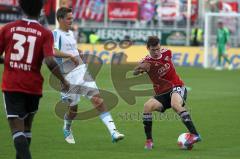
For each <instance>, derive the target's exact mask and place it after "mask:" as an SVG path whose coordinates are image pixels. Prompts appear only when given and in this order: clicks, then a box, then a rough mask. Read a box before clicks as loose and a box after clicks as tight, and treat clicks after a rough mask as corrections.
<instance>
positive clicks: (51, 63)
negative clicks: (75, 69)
mask: <svg viewBox="0 0 240 159" xmlns="http://www.w3.org/2000/svg"><path fill="white" fill-rule="evenodd" d="M44 60H45V63H46V64H47V66H48V69H49V70H50V71H51V72H52V73H53V74H54V75H55V76H56V77H57V78H58V79H59V80H60V81H61V82H62V84H63V90H66V91H67V90H69V87H70V84H69V83H68V81H66V80H65V78H64V77H63V75H62V73H61V71H60V68H59V66H58V64H57V62H56V61H55V59H54V57H52V56H49V57H46V58H45V59H44Z"/></svg>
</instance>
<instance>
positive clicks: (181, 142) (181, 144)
mask: <svg viewBox="0 0 240 159" xmlns="http://www.w3.org/2000/svg"><path fill="white" fill-rule="evenodd" d="M190 136H191V134H190V133H182V134H180V135H179V137H178V140H177V144H178V146H179V148H180V149H183V150H191V149H192V148H193V145H191V146H189V147H187V146H185V143H186V142H187V139H188V138H189V137H190Z"/></svg>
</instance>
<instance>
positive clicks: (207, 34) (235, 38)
mask: <svg viewBox="0 0 240 159" xmlns="http://www.w3.org/2000/svg"><path fill="white" fill-rule="evenodd" d="M219 21H221V22H223V24H224V27H226V28H228V30H229V31H230V38H229V44H230V46H231V47H239V44H240V14H238V13H206V14H205V28H204V63H203V66H204V67H205V68H212V67H215V66H216V65H217V45H216V38H217V23H218V22H219Z"/></svg>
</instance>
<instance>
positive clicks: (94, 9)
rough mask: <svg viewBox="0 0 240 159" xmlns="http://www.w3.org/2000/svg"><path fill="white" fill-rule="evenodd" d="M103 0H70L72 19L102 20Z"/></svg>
mask: <svg viewBox="0 0 240 159" xmlns="http://www.w3.org/2000/svg"><path fill="white" fill-rule="evenodd" d="M104 3H105V0H74V1H72V7H73V17H74V19H75V20H76V19H86V20H94V21H98V22H99V21H102V20H103V17H104Z"/></svg>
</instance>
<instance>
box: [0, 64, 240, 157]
mask: <svg viewBox="0 0 240 159" xmlns="http://www.w3.org/2000/svg"><path fill="white" fill-rule="evenodd" d="M177 70H178V73H179V74H180V75H181V77H182V79H183V80H184V81H185V84H186V85H187V86H188V87H191V91H189V93H188V102H187V105H188V108H189V109H190V111H191V115H192V118H193V121H194V123H195V125H196V127H197V129H198V130H199V132H200V134H201V136H202V139H203V140H202V142H200V143H198V144H196V145H194V148H193V150H192V151H184V150H179V149H178V147H177V144H176V140H177V137H178V135H179V134H180V133H183V132H186V129H185V127H184V125H183V124H182V123H181V121H180V120H178V118H175V117H174V113H173V111H172V110H168V111H167V112H166V114H165V115H164V116H162V119H161V120H159V119H155V121H154V123H153V137H154V143H155V147H154V149H153V150H152V151H147V150H144V149H143V146H144V141H145V137H144V132H143V125H142V121H141V117H139V116H138V114H139V113H141V112H142V108H143V104H144V102H145V101H146V100H147V99H148V98H149V97H138V98H137V103H136V104H135V105H133V106H129V105H128V104H127V103H126V102H125V101H124V100H122V99H121V98H120V97H119V103H118V105H117V107H115V108H114V109H113V110H112V111H111V113H112V116H113V118H114V119H115V123H116V125H117V127H118V129H119V130H120V131H121V132H123V133H124V134H125V136H126V137H125V139H124V140H123V141H120V142H119V143H117V144H113V143H111V138H110V135H109V133H108V131H107V129H106V128H105V126H104V125H103V124H102V122H101V121H100V119H99V118H98V117H97V118H94V119H90V120H86V121H75V122H74V123H73V132H74V136H75V139H76V142H77V143H76V144H75V145H69V144H67V143H66V142H65V141H64V139H63V133H62V124H63V122H62V120H61V119H59V118H58V117H57V116H56V115H55V113H54V105H55V104H56V103H57V102H58V101H59V93H58V92H56V91H54V90H53V89H52V88H50V86H49V84H48V78H49V71H48V70H47V69H46V67H43V69H42V72H43V74H44V78H45V84H44V96H43V98H42V99H41V103H40V109H39V112H38V114H37V116H36V118H35V121H34V125H33V130H32V132H33V139H32V144H31V151H32V156H33V158H34V159H83V158H85V159H98V158H100V159H146V158H162V159H239V156H240V140H239V135H240V118H239V113H240V72H239V71H236V70H235V71H227V70H224V71H214V70H210V69H208V70H206V69H201V68H186V67H178V68H177ZM2 71H3V66H2V65H1V66H0V72H1V74H2ZM97 83H98V85H99V87H100V88H104V89H105V90H110V91H111V92H113V93H114V94H117V93H116V91H115V90H114V88H113V86H112V82H111V80H110V66H109V65H105V66H104V67H103V68H102V69H101V72H100V74H99V76H97ZM1 95H2V94H1ZM0 103H1V107H0V141H1V144H0V159H14V158H15V150H14V149H13V145H12V138H11V136H10V131H9V128H8V125H7V120H6V116H5V111H4V107H3V99H2V97H1V98H0ZM86 103H87V102H86ZM81 109H85V108H81V106H80V110H81ZM155 115H156V116H157V115H158V114H157V113H156V114H155Z"/></svg>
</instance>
